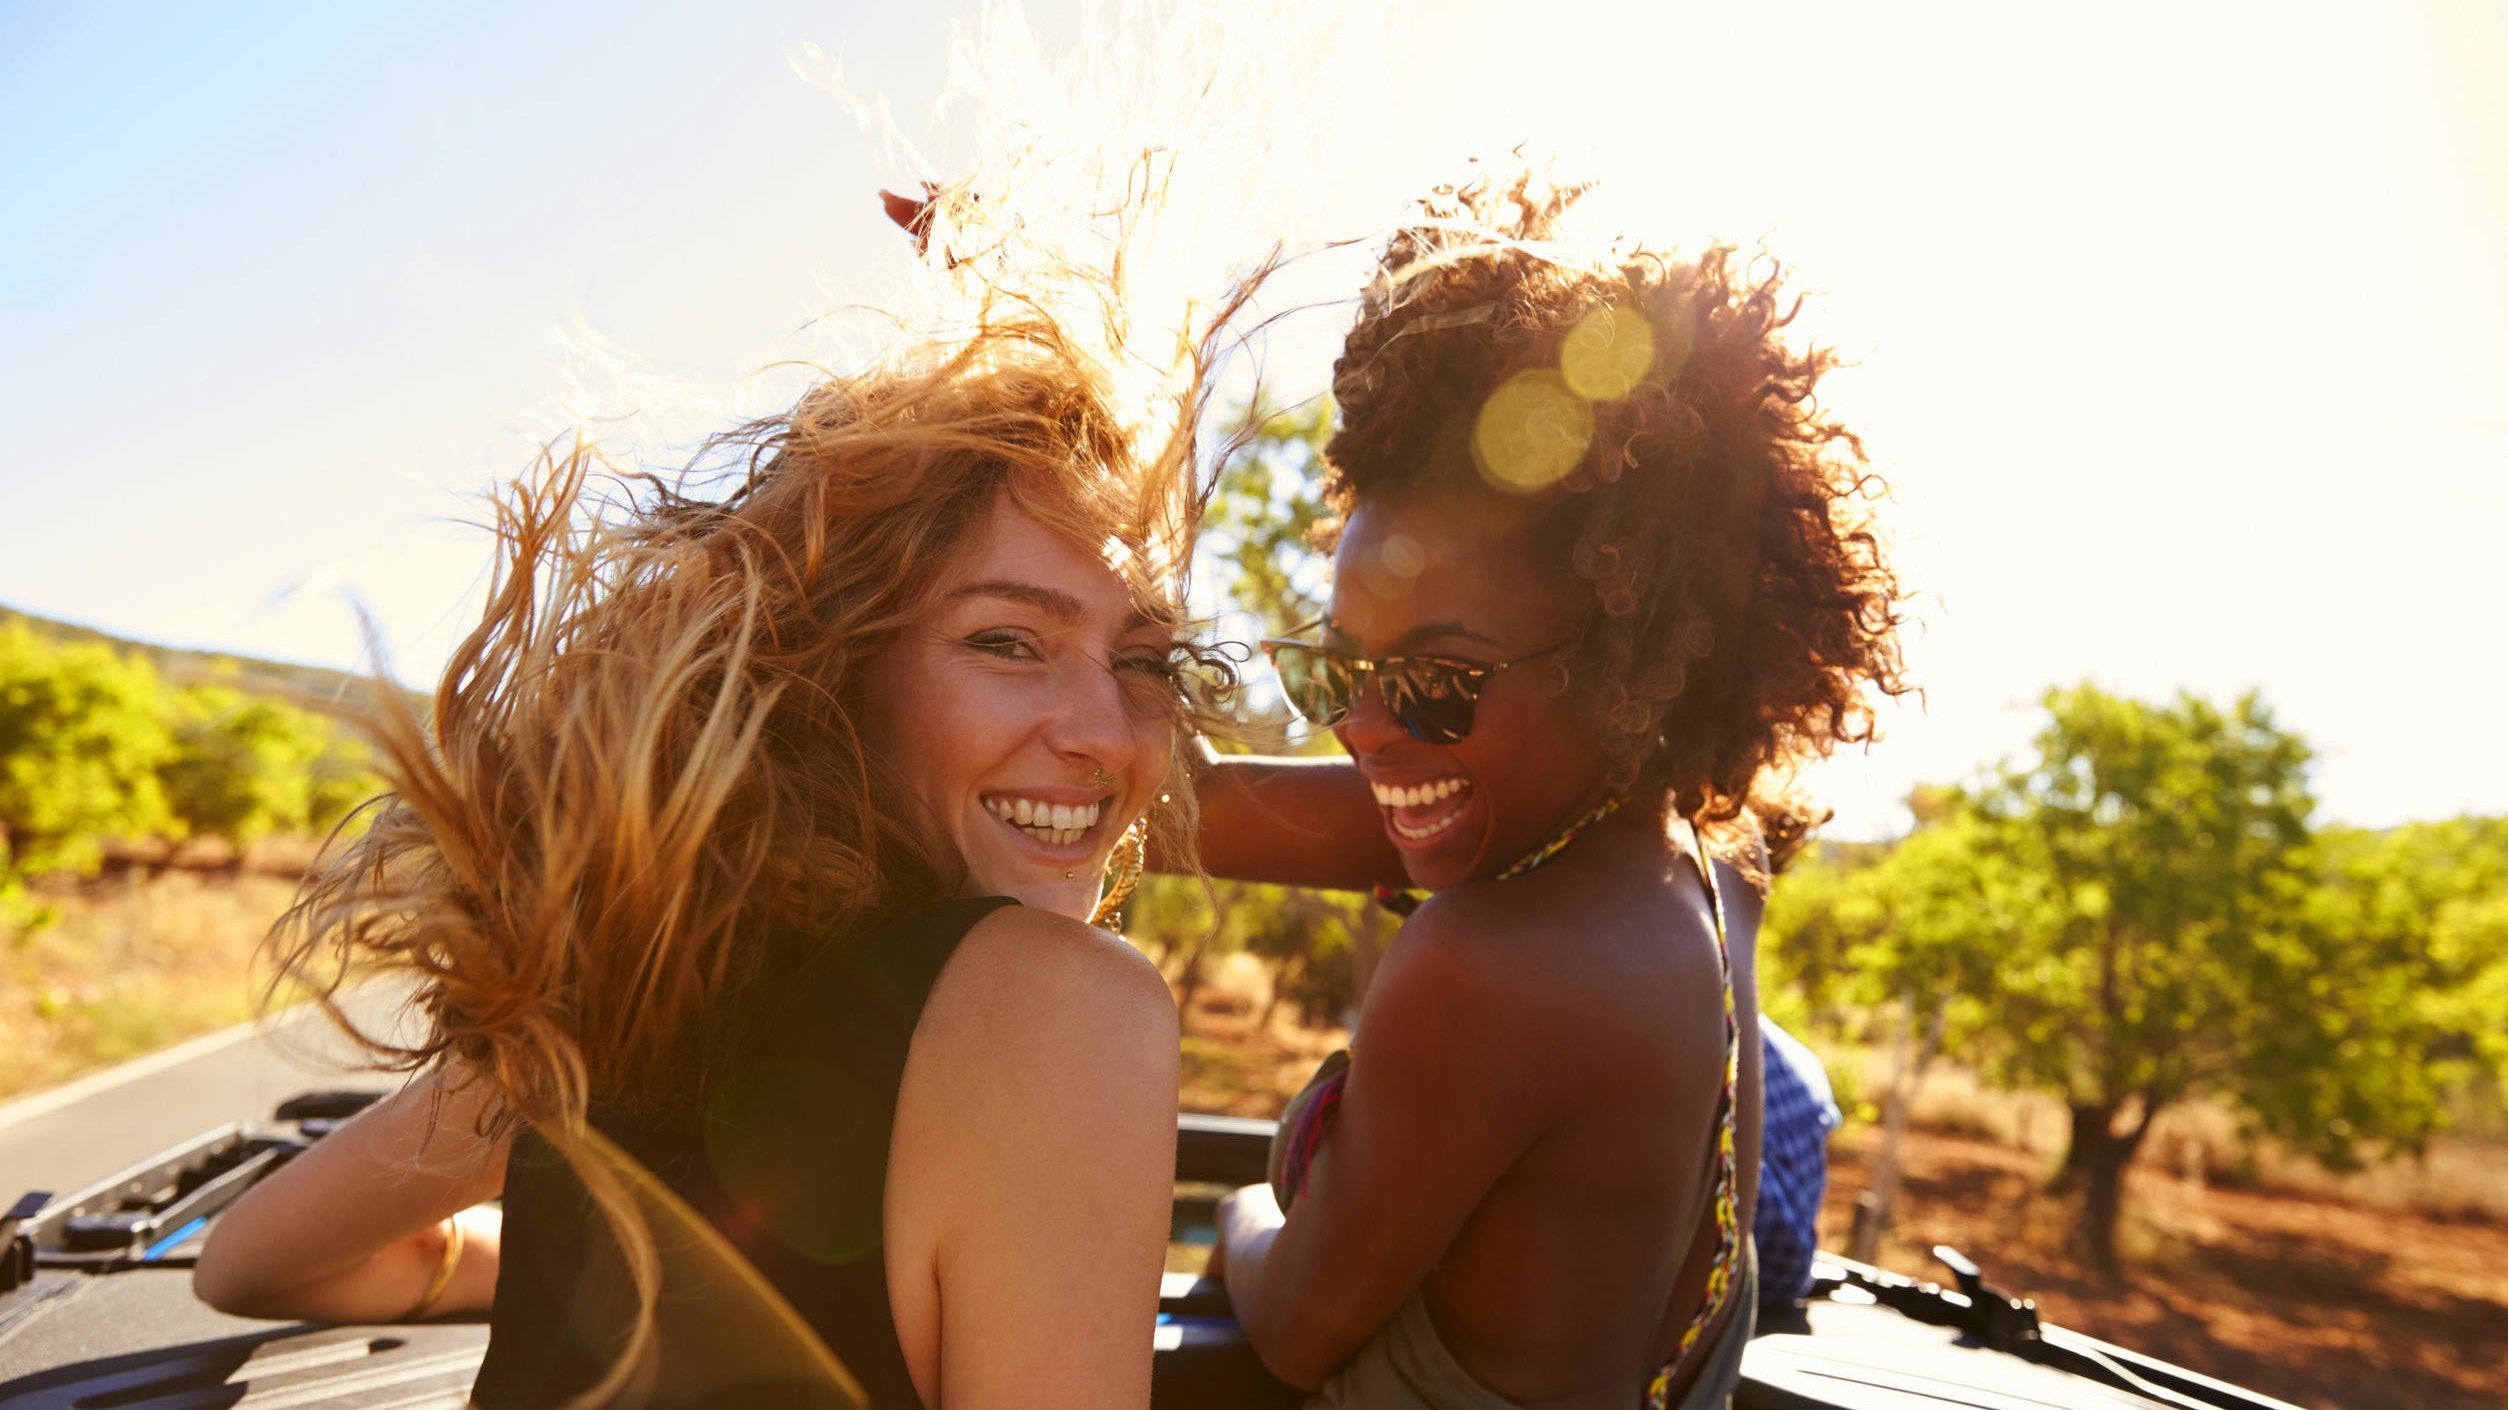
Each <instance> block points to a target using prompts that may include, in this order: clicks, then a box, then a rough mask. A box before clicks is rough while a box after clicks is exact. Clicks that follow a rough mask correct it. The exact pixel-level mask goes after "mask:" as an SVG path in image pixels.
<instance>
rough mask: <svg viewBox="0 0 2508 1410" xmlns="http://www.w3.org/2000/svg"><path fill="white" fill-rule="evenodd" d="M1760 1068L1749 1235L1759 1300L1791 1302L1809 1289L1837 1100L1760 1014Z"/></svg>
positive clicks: (1790, 1041)
mask: <svg viewBox="0 0 2508 1410" xmlns="http://www.w3.org/2000/svg"><path fill="white" fill-rule="evenodd" d="M1759 1036H1760V1044H1761V1048H1762V1051H1763V1052H1764V1053H1765V1056H1766V1061H1765V1062H1764V1063H1763V1064H1762V1065H1761V1093H1760V1108H1761V1116H1760V1123H1759V1128H1760V1131H1759V1207H1758V1210H1757V1212H1756V1213H1754V1214H1753V1215H1752V1216H1751V1223H1750V1236H1751V1240H1752V1242H1754V1243H1756V1244H1757V1245H1758V1247H1759V1303H1760V1305H1761V1306H1763V1307H1781V1306H1788V1305H1791V1304H1793V1303H1795V1302H1799V1301H1801V1300H1802V1298H1803V1295H1804V1294H1806V1293H1808V1292H1810V1291H1811V1254H1812V1250H1813V1249H1814V1248H1815V1247H1817V1246H1818V1243H1819V1230H1818V1224H1819V1220H1820V1196H1821V1194H1822V1192H1823V1191H1825V1190H1826V1189H1827V1188H1828V1184H1829V1133H1830V1132H1831V1131H1834V1130H1836V1129H1837V1125H1838V1121H1839V1120H1840V1118H1839V1116H1838V1109H1837V1099H1836V1098H1835V1097H1833V1096H1832V1095H1830V1092H1829V1074H1828V1073H1827V1072H1825V1071H1823V1070H1821V1067H1820V1059H1819V1058H1817V1057H1815V1056H1813V1055H1812V1051H1811V1049H1809V1048H1806V1047H1804V1046H1803V1045H1802V1042H1801V1041H1800V1040H1799V1039H1797V1038H1795V1036H1794V1035H1793V1034H1791V1033H1788V1032H1786V1031H1785V1030H1784V1029H1782V1028H1779V1027H1777V1026H1776V1025H1775V1024H1774V1023H1772V1022H1770V1021H1769V1020H1768V1016H1767V1015H1766V1014H1764V1013H1763V1014H1761V1015H1760V1016H1759Z"/></svg>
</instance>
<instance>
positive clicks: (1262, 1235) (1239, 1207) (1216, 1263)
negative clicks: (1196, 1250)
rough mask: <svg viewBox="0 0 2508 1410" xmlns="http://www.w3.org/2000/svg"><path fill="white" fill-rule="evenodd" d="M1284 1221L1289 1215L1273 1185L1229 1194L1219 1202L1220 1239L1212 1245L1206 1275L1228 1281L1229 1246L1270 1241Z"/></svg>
mask: <svg viewBox="0 0 2508 1410" xmlns="http://www.w3.org/2000/svg"><path fill="white" fill-rule="evenodd" d="M1283 1222H1285V1216H1283V1215H1282V1214H1281V1212H1280V1201H1279V1199H1278V1198H1276V1197H1275V1196H1274V1195H1273V1194H1272V1192H1271V1186H1269V1185H1247V1186H1245V1187H1244V1188H1242V1189H1237V1190H1231V1191H1229V1192H1228V1194H1227V1195H1226V1196H1224V1197H1222V1198H1221V1200H1220V1201H1219V1216H1218V1224H1219V1237H1218V1238H1217V1239H1216V1240H1215V1241H1214V1242H1213V1243H1212V1244H1211V1250H1210V1262H1209V1263H1207V1264H1205V1265H1203V1267H1202V1276H1203V1277H1205V1278H1209V1279H1211V1280H1212V1281H1213V1282H1220V1283H1224V1282H1226V1281H1228V1246H1229V1244H1231V1243H1237V1244H1251V1243H1253V1242H1254V1241H1255V1240H1257V1239H1263V1240H1265V1241H1266V1242H1268V1235H1269V1233H1270V1232H1271V1231H1273V1230H1276V1229H1278V1228H1279V1227H1280V1226H1281V1224H1282V1223H1283Z"/></svg>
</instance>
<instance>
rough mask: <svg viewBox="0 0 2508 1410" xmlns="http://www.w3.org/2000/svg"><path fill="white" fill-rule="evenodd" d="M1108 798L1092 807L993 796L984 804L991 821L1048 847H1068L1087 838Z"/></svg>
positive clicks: (1038, 799)
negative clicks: (1007, 825) (1001, 822)
mask: <svg viewBox="0 0 2508 1410" xmlns="http://www.w3.org/2000/svg"><path fill="white" fill-rule="evenodd" d="M1110 801H1112V800H1111V797H1109V798H1100V799H1098V800H1097V801H1096V802H1094V803H1048V802H1046V801H1044V800H1043V799H1040V798H1020V797H1016V796H1012V795H995V796H992V797H988V798H986V799H984V800H983V803H984V809H985V811H986V812H989V813H991V814H992V815H993V816H994V817H997V818H999V819H1001V820H1002V821H1003V822H1005V823H1008V824H1009V825H1010V826H1011V827H1013V828H1015V829H1017V830H1018V831H1020V832H1022V833H1025V834H1026V835H1027V836H1029V837H1031V838H1033V839H1035V840H1036V841H1038V842H1042V843H1044V844H1045V845H1046V846H1048V847H1068V846H1070V845H1072V844H1073V843H1075V842H1078V841H1079V840H1080V839H1081V838H1083V837H1086V836H1088V835H1089V832H1090V830H1091V829H1093V828H1095V827H1096V826H1097V820H1098V818H1099V817H1100V816H1102V815H1103V814H1104V812H1105V809H1106V804H1107V803H1108V802H1110Z"/></svg>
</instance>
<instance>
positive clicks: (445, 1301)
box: [192, 1068, 512, 1322]
mask: <svg viewBox="0 0 2508 1410" xmlns="http://www.w3.org/2000/svg"><path fill="white" fill-rule="evenodd" d="M488 1099H489V1098H488V1088H487V1084H485V1083H481V1082H461V1083H450V1082H448V1081H447V1079H446V1077H445V1074H444V1070H443V1069H441V1068H439V1069H437V1070H435V1071H433V1072H429V1073H427V1074H425V1075H423V1076H420V1077H418V1078H416V1079H414V1080H412V1081H411V1082H410V1083H409V1084H408V1085H407V1086H405V1087H403V1088H401V1089H400V1090H399V1091H397V1092H395V1093H393V1094H392V1095H390V1096H388V1097H385V1098H384V1099H383V1100H381V1101H379V1102H376V1103H375V1104H374V1105H373V1106H370V1107H368V1108H366V1109H365V1110H364V1111H362V1112H359V1113H358V1114H357V1116H356V1118H355V1119H353V1120H351V1121H350V1122H348V1124H346V1125H344V1126H342V1127H341V1128H340V1129H339V1130H337V1131H334V1132H333V1133H331V1134H330V1135H328V1136H326V1137H324V1138H323V1139H321V1140H319V1141H317V1142H315V1143H314V1145H313V1147H312V1148H311V1149H310V1150H307V1151H306V1152H305V1153H304V1154H303V1155H300V1156H298V1157H296V1158H295V1159H294V1160H292V1161H290V1162H288V1163H287V1164H286V1165H285V1166H283V1167H281V1168H280V1169H279V1171H278V1172H277V1173H275V1174H273V1175H271V1176H270V1177H269V1178H268V1179H266V1180H264V1181H262V1182H261V1183H260V1184H259V1185H257V1186H255V1187H254V1188H253V1190H252V1191H251V1193H249V1194H247V1195H245V1196H244V1197H243V1198H242V1199H240V1200H237V1201H236V1202H235V1204H234V1206H233V1207H232V1208H230V1209H228V1210H227V1211H226V1213H225V1214H223V1215H221V1216H219V1219H218V1223H217V1226H216V1227H215V1228H214V1229H212V1230H211V1231H210V1235H209V1241H208V1243H207V1244H205V1245H204V1246H203V1247H202V1248H201V1250H200V1262H199V1264H198V1265H197V1266H196V1267H195V1268H194V1269H193V1270H192V1287H193V1289H194V1291H196V1292H197V1293H198V1294H199V1295H200V1299H201V1301H203V1302H206V1303H208V1304H209V1305H210V1306H212V1307H215V1308H217V1309H219V1310H220V1311H223V1312H232V1313H235V1314H237V1315H239V1316H245V1317H303V1318H310V1319H313V1320H317V1321H329V1322H389V1321H394V1320H396V1319H399V1318H402V1317H408V1316H413V1315H421V1314H429V1313H438V1312H456V1311H476V1310H478V1309H481V1308H484V1307H486V1306H487V1305H488V1304H489V1303H490V1302H491V1301H492V1300H494V1297H495V1294H496V1273H497V1246H498V1236H499V1233H500V1232H501V1227H502V1225H501V1221H500V1219H499V1218H498V1215H497V1212H496V1211H495V1210H486V1209H475V1208H473V1207H472V1206H474V1205H477V1204H479V1203H481V1202H482V1201H485V1200H490V1199H494V1198H496V1196H497V1194H498V1192H499V1191H501V1190H502V1189H503V1188H504V1185H505V1158H506V1155H507V1153H508V1151H509V1150H510V1149H511V1146H512V1141H511V1138H499V1139H497V1140H494V1141H490V1140H486V1139H484V1138H482V1137H481V1136H480V1135H479V1134H478V1130H477V1124H478V1120H479V1117H480V1115H481V1111H482V1105H483V1103H485V1102H486V1101H487V1100H488Z"/></svg>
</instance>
